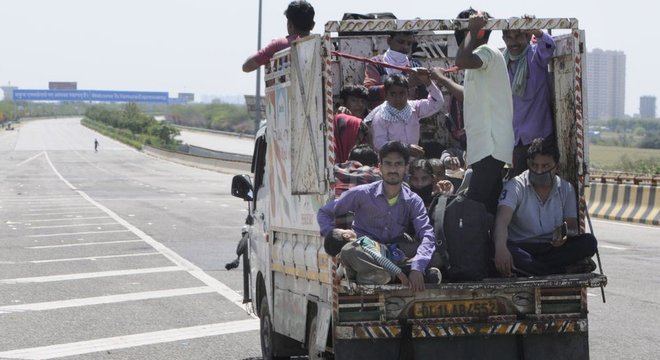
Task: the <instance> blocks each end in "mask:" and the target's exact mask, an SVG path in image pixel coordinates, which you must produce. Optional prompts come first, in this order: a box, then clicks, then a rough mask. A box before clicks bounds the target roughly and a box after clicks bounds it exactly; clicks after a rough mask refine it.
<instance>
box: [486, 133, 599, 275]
mask: <svg viewBox="0 0 660 360" xmlns="http://www.w3.org/2000/svg"><path fill="white" fill-rule="evenodd" d="M558 162H559V151H558V150H557V147H556V146H554V145H553V144H552V143H550V142H547V141H546V140H544V139H543V138H537V139H534V140H533V141H532V143H531V145H530V147H529V150H528V156H527V166H528V167H529V169H528V170H526V171H524V172H523V173H522V174H520V175H518V176H516V177H514V178H513V179H511V180H509V182H507V184H506V185H505V186H504V190H502V195H501V196H500V201H499V206H498V208H497V216H496V217H495V230H494V241H495V267H496V268H497V270H498V271H499V272H500V273H501V274H502V275H505V276H509V275H511V272H512V270H513V271H516V272H518V273H520V274H523V275H549V274H560V273H566V272H567V268H568V267H571V268H573V265H575V264H576V263H578V262H579V261H587V262H589V261H590V258H591V257H592V256H593V255H594V253H595V252H596V238H594V236H593V235H592V234H579V233H578V221H577V203H576V196H575V190H574V189H573V186H572V185H571V184H570V183H569V182H568V181H566V180H563V179H561V178H560V177H559V176H557V175H556V172H557V163H558ZM564 224H565V226H564ZM562 227H564V228H565V233H563V232H562V231H561V229H562ZM584 265H585V266H584V267H583V268H582V269H579V270H581V271H584V272H590V271H593V270H595V264H593V262H590V263H589V264H584ZM572 270H574V269H572ZM571 272H572V271H571Z"/></svg>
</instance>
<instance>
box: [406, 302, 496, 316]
mask: <svg viewBox="0 0 660 360" xmlns="http://www.w3.org/2000/svg"><path fill="white" fill-rule="evenodd" d="M413 313H414V315H415V317H416V318H431V317H456V316H477V317H483V316H488V315H494V314H496V313H497V302H496V301H495V300H494V299H479V300H458V301H423V302H418V303H415V305H414V306H413Z"/></svg>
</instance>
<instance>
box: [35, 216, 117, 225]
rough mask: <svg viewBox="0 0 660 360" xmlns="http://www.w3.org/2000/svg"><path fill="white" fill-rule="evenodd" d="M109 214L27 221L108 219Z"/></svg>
mask: <svg viewBox="0 0 660 360" xmlns="http://www.w3.org/2000/svg"><path fill="white" fill-rule="evenodd" d="M109 218H110V216H89V217H65V218H59V219H40V220H29V221H28V222H29V223H36V222H50V221H64V220H89V219H109Z"/></svg>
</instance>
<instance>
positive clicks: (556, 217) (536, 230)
mask: <svg viewBox="0 0 660 360" xmlns="http://www.w3.org/2000/svg"><path fill="white" fill-rule="evenodd" d="M528 174H529V170H526V171H524V172H523V173H522V174H520V175H518V176H516V177H514V178H513V179H511V180H509V181H508V182H507V183H506V184H505V185H504V189H503V190H502V195H501V196H500V201H499V205H500V206H507V207H510V208H511V209H513V217H512V218H511V223H509V239H508V240H509V241H513V242H537V243H538V242H548V241H550V240H552V233H553V231H554V229H555V228H556V227H558V226H560V225H561V224H562V223H563V222H564V219H565V218H577V201H576V197H575V190H574V189H573V186H572V185H571V184H570V183H569V182H568V181H566V180H563V179H561V178H559V176H556V175H555V179H554V183H553V185H552V190H550V194H549V196H548V199H547V200H546V201H545V202H541V200H540V198H539V196H538V195H537V193H536V191H535V190H534V188H533V187H532V185H531V184H530V182H529V177H528Z"/></svg>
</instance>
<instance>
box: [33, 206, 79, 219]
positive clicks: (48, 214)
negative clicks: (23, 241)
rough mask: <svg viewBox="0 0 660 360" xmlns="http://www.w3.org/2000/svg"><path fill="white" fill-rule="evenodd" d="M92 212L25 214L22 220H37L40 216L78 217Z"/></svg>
mask: <svg viewBox="0 0 660 360" xmlns="http://www.w3.org/2000/svg"><path fill="white" fill-rule="evenodd" d="M90 209H91V208H90ZM91 211H92V210H89V211H76V212H71V211H65V212H51V213H43V214H23V215H22V216H21V217H22V218H36V217H39V216H51V215H78V214H85V213H90V212H91Z"/></svg>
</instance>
